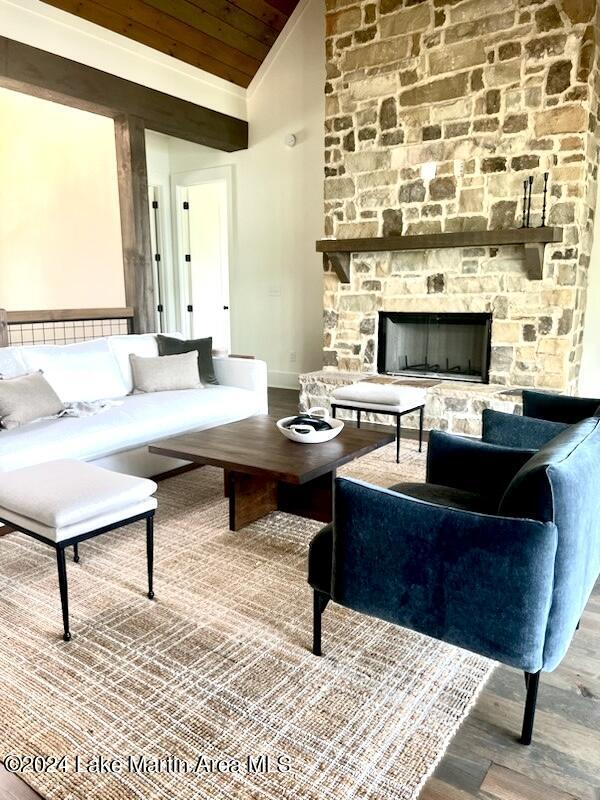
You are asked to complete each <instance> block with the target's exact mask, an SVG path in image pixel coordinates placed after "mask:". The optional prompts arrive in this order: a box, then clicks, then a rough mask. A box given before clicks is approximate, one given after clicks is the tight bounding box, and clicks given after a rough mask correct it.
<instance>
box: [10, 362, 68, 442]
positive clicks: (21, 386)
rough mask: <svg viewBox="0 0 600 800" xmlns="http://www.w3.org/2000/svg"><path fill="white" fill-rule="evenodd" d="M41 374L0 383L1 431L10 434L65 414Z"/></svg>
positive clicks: (35, 373) (54, 393)
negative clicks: (44, 419)
mask: <svg viewBox="0 0 600 800" xmlns="http://www.w3.org/2000/svg"><path fill="white" fill-rule="evenodd" d="M64 408H65V407H64V406H63V404H62V403H61V402H60V400H59V398H58V395H57V394H56V392H55V391H54V389H53V388H52V387H51V386H50V384H49V383H48V381H47V380H46V379H45V378H44V376H43V375H42V373H41V372H32V373H31V375H20V376H19V377H18V378H7V379H5V380H1V381H0V427H2V428H6V429H7V430H12V429H13V428H20V427H21V425H26V424H27V423H28V422H35V420H37V419H43V418H44V417H53V416H55V415H56V414H60V412H61V411H64Z"/></svg>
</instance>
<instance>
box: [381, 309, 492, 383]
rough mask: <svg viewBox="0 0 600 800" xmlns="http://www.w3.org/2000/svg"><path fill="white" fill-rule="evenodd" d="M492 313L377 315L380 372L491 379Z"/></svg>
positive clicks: (477, 380) (485, 380)
mask: <svg viewBox="0 0 600 800" xmlns="http://www.w3.org/2000/svg"><path fill="white" fill-rule="evenodd" d="M491 326H492V317H491V314H427V313H414V314H413V313H401V312H387V311H381V312H380V313H379V346H378V351H377V369H378V372H380V373H383V374H387V375H411V376H421V377H428V378H447V379H451V380H463V381H475V382H480V383H487V382H488V373H489V358H490V339H491Z"/></svg>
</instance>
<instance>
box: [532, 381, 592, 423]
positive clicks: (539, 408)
mask: <svg viewBox="0 0 600 800" xmlns="http://www.w3.org/2000/svg"><path fill="white" fill-rule="evenodd" d="M523 416H524V417H536V418H537V419H546V420H550V421H551V422H566V423H567V425H573V424H574V423H576V422H581V420H582V419H587V418H588V417H597V416H600V400H598V399H594V398H591V397H569V396H568V395H564V394H554V393H551V392H534V391H532V390H531V389H524V390H523Z"/></svg>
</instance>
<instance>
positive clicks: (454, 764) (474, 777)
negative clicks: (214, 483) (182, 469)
mask: <svg viewBox="0 0 600 800" xmlns="http://www.w3.org/2000/svg"><path fill="white" fill-rule="evenodd" d="M269 402H270V409H271V413H272V414H274V415H275V416H278V417H283V416H289V415H290V414H293V413H294V412H295V411H296V410H297V402H298V393H297V392H293V391H291V390H287V389H272V390H270V392H269ZM407 433H408V432H407ZM524 699H525V687H524V683H523V675H522V673H520V672H518V671H517V670H513V669H510V668H508V667H504V666H500V667H498V669H497V670H496V671H495V672H494V674H493V676H492V678H491V679H490V681H489V683H488V684H487V686H486V687H485V689H484V690H483V691H482V693H481V695H480V696H479V698H478V700H477V703H476V705H475V707H474V708H473V709H472V711H471V713H470V714H469V716H468V717H467V719H466V720H465V722H464V723H463V725H462V727H461V728H460V730H459V732H458V734H457V735H456V737H455V738H454V740H453V741H452V743H451V745H450V747H449V749H448V751H447V752H446V754H445V756H444V758H443V759H442V761H441V763H440V764H439V766H438V768H437V769H436V771H435V774H434V775H433V777H432V778H430V780H429V781H428V783H427V785H426V786H425V788H424V790H423V792H422V794H421V797H420V800H473V799H474V798H478V800H600V585H597V586H596V589H595V591H594V593H593V595H592V597H591V599H590V601H589V603H588V606H587V608H586V610H585V612H584V614H583V617H582V620H581V628H580V630H579V631H578V632H577V633H576V635H575V638H574V640H573V643H572V645H571V648H570V650H569V652H568V653H567V655H566V657H565V659H564V660H563V662H562V664H561V665H560V667H559V668H558V669H557V670H556V671H555V672H551V673H543V674H542V680H541V683H540V693H539V699H538V712H537V717H536V726H535V730H534V739H533V744H532V745H531V746H530V747H523V746H522V745H520V744H518V742H517V737H518V732H519V730H520V725H521V717H522V712H523V702H524ZM36 798H39V796H38V795H37V794H36V793H35V792H33V791H32V790H31V789H29V787H28V786H27V785H26V784H25V783H24V782H23V781H21V780H20V779H19V778H18V777H16V776H15V775H11V774H9V773H7V772H6V771H5V770H4V768H3V767H1V766H0V800H36ZM298 800H302V798H298Z"/></svg>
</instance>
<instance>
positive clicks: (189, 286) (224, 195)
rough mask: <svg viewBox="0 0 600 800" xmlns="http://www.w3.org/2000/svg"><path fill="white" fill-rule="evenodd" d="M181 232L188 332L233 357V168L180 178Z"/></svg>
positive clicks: (177, 181)
mask: <svg viewBox="0 0 600 800" xmlns="http://www.w3.org/2000/svg"><path fill="white" fill-rule="evenodd" d="M174 180H175V190H176V191H175V194H176V203H177V219H178V228H179V231H180V236H179V247H180V258H179V261H180V276H181V278H180V282H179V286H180V303H181V307H182V315H181V318H182V321H183V323H184V325H183V327H184V330H185V333H187V334H188V335H189V336H191V337H192V338H194V339H198V338H203V337H205V336H212V338H213V348H214V349H215V350H223V351H226V352H229V349H230V340H231V337H230V322H229V261H230V250H231V173H230V170H229V169H228V168H221V169H210V170H199V171H195V172H193V173H187V174H185V175H176V176H175V178H174Z"/></svg>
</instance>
